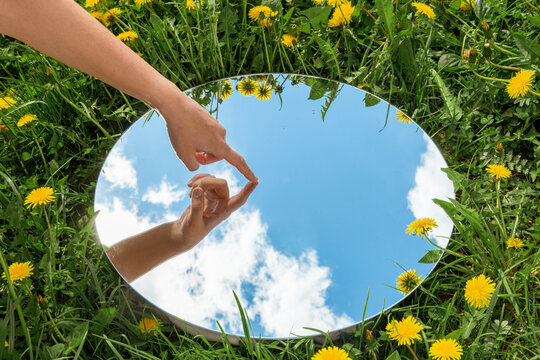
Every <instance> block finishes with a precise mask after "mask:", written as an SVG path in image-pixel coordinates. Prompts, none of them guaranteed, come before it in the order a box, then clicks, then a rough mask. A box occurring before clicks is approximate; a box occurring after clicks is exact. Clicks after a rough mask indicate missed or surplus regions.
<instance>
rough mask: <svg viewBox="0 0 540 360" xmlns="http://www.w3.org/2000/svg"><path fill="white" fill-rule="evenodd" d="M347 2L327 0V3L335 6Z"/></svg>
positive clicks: (344, 0) (343, 0)
mask: <svg viewBox="0 0 540 360" xmlns="http://www.w3.org/2000/svg"><path fill="white" fill-rule="evenodd" d="M346 2H347V1H346V0H326V3H327V4H328V5H330V6H331V7H333V8H335V7H338V6H341V5H343V4H344V3H346Z"/></svg>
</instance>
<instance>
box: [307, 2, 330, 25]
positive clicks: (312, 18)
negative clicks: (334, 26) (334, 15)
mask: <svg viewBox="0 0 540 360" xmlns="http://www.w3.org/2000/svg"><path fill="white" fill-rule="evenodd" d="M331 12H332V7H331V6H325V7H320V6H316V7H312V8H309V9H307V10H304V11H301V12H300V15H302V16H305V17H306V18H307V20H308V22H309V24H310V25H311V26H312V27H313V28H314V29H322V28H323V27H325V26H326V24H327V23H328V18H329V17H330V13H331Z"/></svg>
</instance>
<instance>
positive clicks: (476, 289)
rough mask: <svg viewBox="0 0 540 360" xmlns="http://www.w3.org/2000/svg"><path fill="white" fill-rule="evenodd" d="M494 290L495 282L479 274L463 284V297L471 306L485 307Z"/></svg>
mask: <svg viewBox="0 0 540 360" xmlns="http://www.w3.org/2000/svg"><path fill="white" fill-rule="evenodd" d="M493 291H495V283H494V282H493V280H491V279H490V278H489V277H486V276H484V274H480V275H478V276H476V277H473V278H472V279H470V280H468V281H467V283H466V284H465V299H466V300H467V302H468V303H469V305H471V306H472V307H475V308H477V309H481V308H483V307H486V306H487V305H488V304H489V301H490V300H491V294H493Z"/></svg>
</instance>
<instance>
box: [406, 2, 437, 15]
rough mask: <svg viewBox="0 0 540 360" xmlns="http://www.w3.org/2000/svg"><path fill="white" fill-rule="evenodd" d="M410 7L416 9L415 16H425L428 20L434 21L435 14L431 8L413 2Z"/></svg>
mask: <svg viewBox="0 0 540 360" xmlns="http://www.w3.org/2000/svg"><path fill="white" fill-rule="evenodd" d="M411 5H412V6H414V7H415V8H416V14H417V15H418V14H419V13H420V14H424V15H426V16H427V17H428V18H430V19H435V12H434V11H433V8H432V7H431V6H429V5H426V4H423V3H419V2H413V3H411Z"/></svg>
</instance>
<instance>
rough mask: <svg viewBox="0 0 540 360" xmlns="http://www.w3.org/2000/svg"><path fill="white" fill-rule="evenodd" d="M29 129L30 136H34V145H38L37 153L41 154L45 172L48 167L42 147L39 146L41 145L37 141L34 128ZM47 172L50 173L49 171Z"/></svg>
mask: <svg viewBox="0 0 540 360" xmlns="http://www.w3.org/2000/svg"><path fill="white" fill-rule="evenodd" d="M30 131H31V132H32V136H33V137H34V141H35V142H36V145H37V147H38V150H39V154H40V155H41V160H43V166H44V167H45V171H46V172H47V171H48V170H49V168H48V166H47V160H45V156H44V155H43V149H42V148H41V145H39V141H38V138H37V135H36V133H35V131H34V129H31V130H30ZM48 172H49V173H50V171H48Z"/></svg>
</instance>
